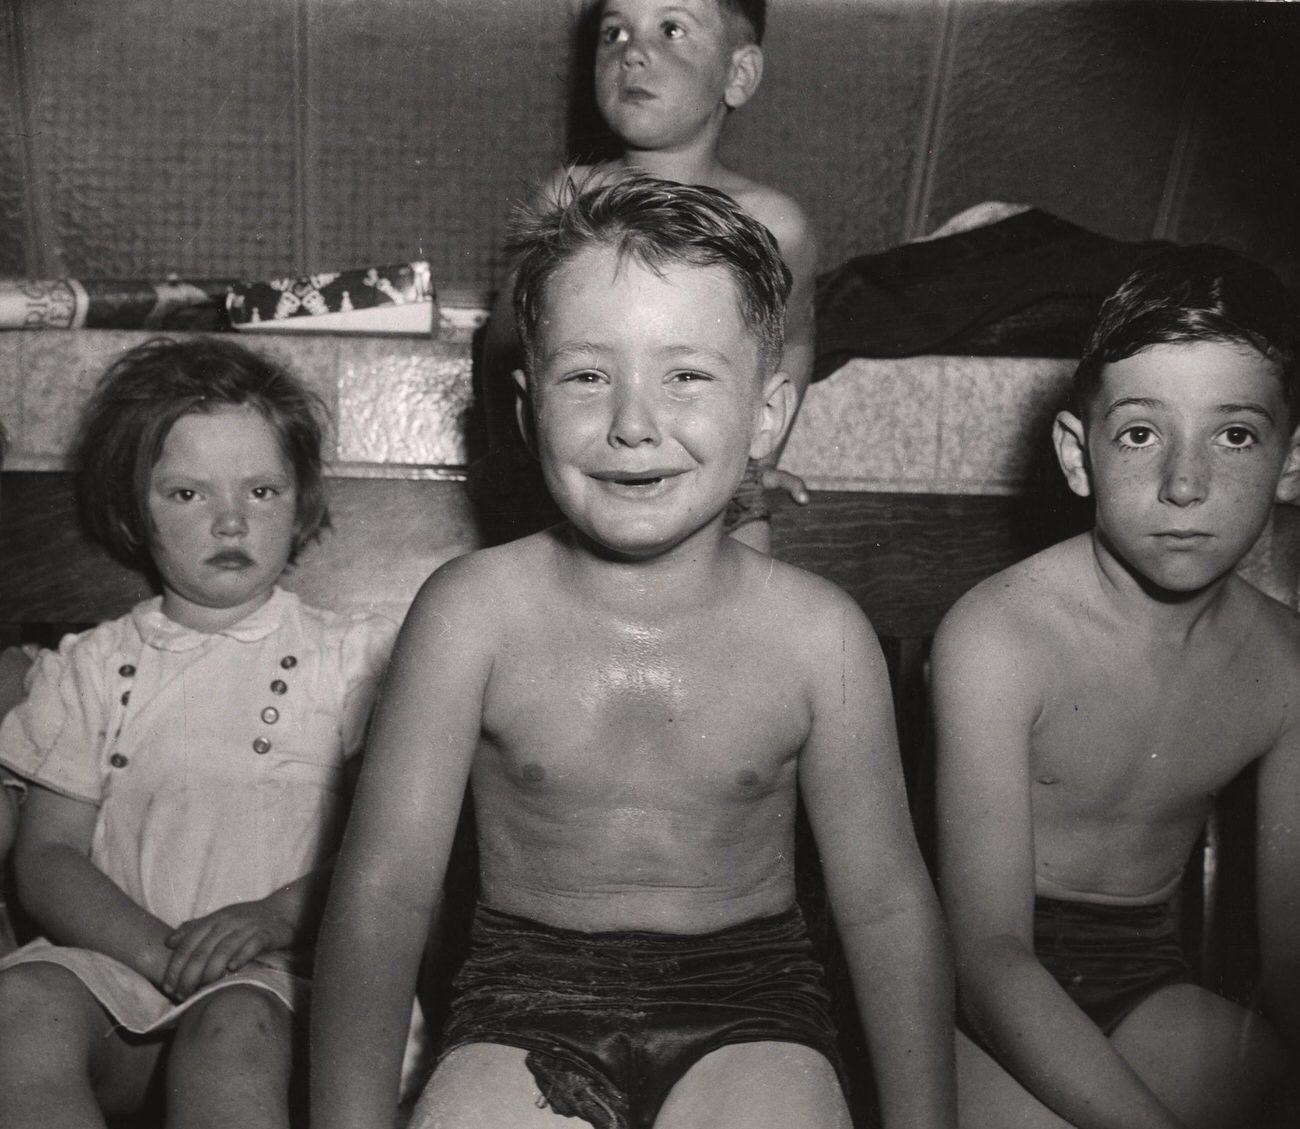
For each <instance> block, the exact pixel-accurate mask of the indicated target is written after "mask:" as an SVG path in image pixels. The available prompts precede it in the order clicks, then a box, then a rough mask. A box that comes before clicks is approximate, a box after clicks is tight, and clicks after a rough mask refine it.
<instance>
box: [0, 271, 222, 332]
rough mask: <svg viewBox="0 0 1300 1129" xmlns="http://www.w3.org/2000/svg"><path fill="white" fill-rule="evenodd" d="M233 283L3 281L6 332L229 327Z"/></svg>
mask: <svg viewBox="0 0 1300 1129" xmlns="http://www.w3.org/2000/svg"><path fill="white" fill-rule="evenodd" d="M233 285H234V280H233V279H225V278H217V279H182V278H168V279H165V280H163V281H161V282H149V281H145V280H140V279H111V278H110V279H75V278H59V279H27V278H19V279H0V329H158V330H197V331H210V330H216V329H223V328H225V326H226V318H225V305H226V295H227V294H228V293H229V291H230V288H231V287H232V286H233Z"/></svg>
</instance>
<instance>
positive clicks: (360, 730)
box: [341, 615, 397, 758]
mask: <svg viewBox="0 0 1300 1129" xmlns="http://www.w3.org/2000/svg"><path fill="white" fill-rule="evenodd" d="M396 636H397V625H396V624H395V623H393V622H392V620H388V619H384V618H383V617H382V616H377V615H366V616H360V617H358V618H357V619H355V620H354V621H353V622H352V623H351V624H350V625H349V628H348V632H347V634H346V635H345V636H344V639H343V654H342V668H343V717H342V724H341V729H342V734H343V755H344V756H345V757H349V758H350V757H353V756H355V755H356V754H357V753H359V752H360V751H361V747H362V746H363V745H364V744H365V740H366V724H367V723H368V722H369V720H370V710H371V708H372V707H373V706H374V704H375V695H376V694H377V693H378V692H379V683H380V682H381V681H382V679H383V677H384V671H385V669H387V667H388V657H389V655H390V654H391V653H392V650H393V641H394V639H395V638H396Z"/></svg>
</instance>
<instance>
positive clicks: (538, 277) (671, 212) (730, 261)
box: [507, 175, 790, 373]
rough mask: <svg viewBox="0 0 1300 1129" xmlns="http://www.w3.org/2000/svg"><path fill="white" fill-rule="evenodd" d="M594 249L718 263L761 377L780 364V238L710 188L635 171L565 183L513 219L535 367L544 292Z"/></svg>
mask: <svg viewBox="0 0 1300 1129" xmlns="http://www.w3.org/2000/svg"><path fill="white" fill-rule="evenodd" d="M591 247H609V248H612V249H613V250H614V251H615V252H616V253H617V255H618V256H619V258H620V259H631V260H633V261H634V262H637V263H640V264H641V265H642V266H645V267H648V268H650V269H651V270H654V271H663V270H664V269H665V268H667V267H670V266H674V265H687V266H695V267H713V266H716V267H721V268H722V269H723V270H725V271H726V272H727V274H728V275H730V277H731V279H732V281H733V282H734V283H735V285H736V294H737V300H738V302H739V305H740V312H741V315H742V317H743V318H744V321H745V324H746V325H747V326H748V327H749V329H750V331H751V332H752V333H753V334H754V336H755V337H756V338H757V339H758V344H759V355H760V357H761V358H762V362H763V365H764V368H765V370H766V371H767V372H769V373H770V372H772V371H773V370H775V368H776V365H777V362H778V361H779V360H780V358H781V349H782V346H783V344H784V336H785V304H786V299H787V298H788V297H789V295H790V271H789V269H788V268H787V267H786V265H785V263H784V262H783V261H782V259H781V252H780V251H779V250H778V248H777V245H776V240H775V239H774V238H773V237H772V234H771V232H769V231H768V230H767V228H766V227H764V226H763V225H762V224H761V223H759V222H758V220H756V219H754V218H753V217H752V216H751V215H749V213H747V212H746V211H744V209H742V208H741V207H740V206H739V205H738V204H736V203H735V202H734V201H733V200H732V199H731V197H730V196H727V195H725V194H724V193H722V192H718V191H716V190H714V189H712V188H704V187H701V186H698V185H685V184H678V183H676V182H674V181H667V180H658V179H656V178H654V177H650V176H643V175H636V176H628V177H622V178H620V179H618V180H614V181H609V182H606V183H603V184H598V185H597V186H596V187H594V188H588V186H587V184H586V183H575V182H574V181H572V180H570V181H569V182H568V183H567V184H566V185H565V186H564V187H563V188H562V190H561V191H560V193H559V197H558V200H555V201H552V203H551V206H550V207H545V208H542V209H540V210H539V209H533V210H523V211H520V212H519V213H517V214H516V216H515V217H514V222H513V224H512V227H511V231H510V239H509V242H508V246H507V249H508V250H509V251H510V252H511V253H512V254H513V256H514V257H515V264H516V265H515V293H514V304H515V322H516V324H517V326H518V329H519V336H520V339H521V340H522V342H523V345H524V355H525V358H526V359H527V361H528V366H527V367H528V368H529V369H531V368H532V367H533V351H534V348H535V346H536V343H537V331H538V327H539V325H540V324H541V319H542V316H543V314H544V312H545V311H544V306H545V297H546V294H545V292H546V288H547V285H548V284H549V282H550V281H551V278H552V277H553V276H554V275H555V274H556V272H557V271H559V270H560V268H561V267H562V266H564V264H565V263H568V262H571V261H572V260H573V259H574V258H576V257H577V256H578V255H579V254H580V253H581V252H583V251H585V250H587V249H588V248H591Z"/></svg>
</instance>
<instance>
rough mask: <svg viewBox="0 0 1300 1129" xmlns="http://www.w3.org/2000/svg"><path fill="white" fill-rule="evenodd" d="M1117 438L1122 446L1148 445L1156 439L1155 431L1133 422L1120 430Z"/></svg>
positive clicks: (1137, 446) (1138, 446)
mask: <svg viewBox="0 0 1300 1129" xmlns="http://www.w3.org/2000/svg"><path fill="white" fill-rule="evenodd" d="M1118 438H1119V441H1120V444H1121V446H1124V447H1136V448H1141V447H1150V446H1151V445H1152V444H1153V443H1154V442H1155V441H1156V433H1155V432H1154V431H1153V430H1152V429H1151V428H1149V427H1144V426H1142V425H1141V424H1135V425H1134V426H1133V427H1126V428H1125V429H1124V430H1123V431H1121V432H1120V433H1119V436H1118Z"/></svg>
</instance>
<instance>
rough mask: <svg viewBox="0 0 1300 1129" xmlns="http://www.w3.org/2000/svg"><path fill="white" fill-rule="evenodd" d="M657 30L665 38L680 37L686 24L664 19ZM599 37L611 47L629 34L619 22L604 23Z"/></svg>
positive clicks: (604, 43) (605, 44)
mask: <svg viewBox="0 0 1300 1129" xmlns="http://www.w3.org/2000/svg"><path fill="white" fill-rule="evenodd" d="M659 30H660V31H661V32H662V33H663V36H664V38H665V39H681V37H682V36H684V35H685V34H686V25H685V24H680V23H678V22H677V21H676V20H665V21H664V22H663V23H662V24H660V25H659ZM599 38H600V42H601V45H602V46H605V47H612V46H613V45H614V44H615V43H625V42H626V41H627V40H628V38H629V35H628V30H627V28H625V27H623V26H622V25H620V24H606V25H605V26H604V27H602V28H601V29H600V37H599Z"/></svg>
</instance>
